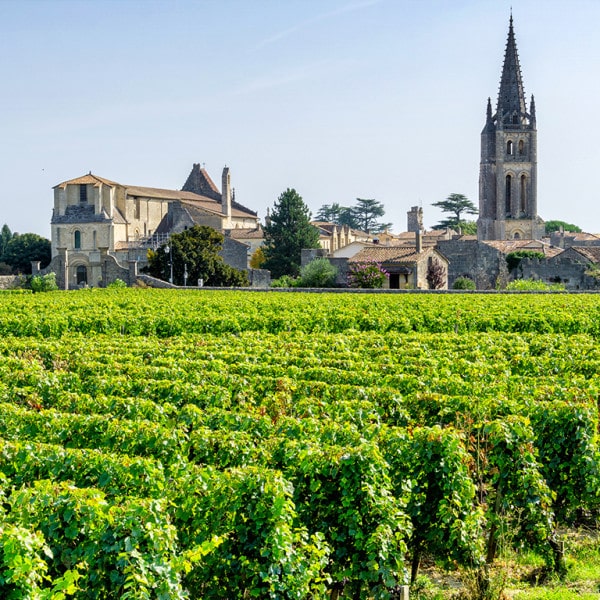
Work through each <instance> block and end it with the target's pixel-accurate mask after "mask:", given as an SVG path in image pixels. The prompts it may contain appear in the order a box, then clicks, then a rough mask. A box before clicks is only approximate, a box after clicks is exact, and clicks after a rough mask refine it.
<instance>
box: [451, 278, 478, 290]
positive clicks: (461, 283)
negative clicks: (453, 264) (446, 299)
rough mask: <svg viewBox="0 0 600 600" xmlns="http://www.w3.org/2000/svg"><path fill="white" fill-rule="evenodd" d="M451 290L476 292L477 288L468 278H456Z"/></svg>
mask: <svg viewBox="0 0 600 600" xmlns="http://www.w3.org/2000/svg"><path fill="white" fill-rule="evenodd" d="M452 289H453V290H476V289H477V286H476V285H475V282H474V281H473V280H472V279H471V278H470V277H458V278H457V279H456V280H455V281H454V284H453V285H452Z"/></svg>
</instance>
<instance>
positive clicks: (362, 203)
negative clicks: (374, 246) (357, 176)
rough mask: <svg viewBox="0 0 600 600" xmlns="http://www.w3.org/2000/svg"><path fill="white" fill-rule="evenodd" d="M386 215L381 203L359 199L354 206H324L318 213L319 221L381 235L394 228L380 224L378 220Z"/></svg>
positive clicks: (387, 224) (370, 199)
mask: <svg viewBox="0 0 600 600" xmlns="http://www.w3.org/2000/svg"><path fill="white" fill-rule="evenodd" d="M384 214H385V209H384V208H383V204H382V203H381V202H377V200H374V199H372V198H357V199H356V204H355V205H354V206H350V207H348V206H341V205H340V204H338V203H337V202H336V203H334V204H324V205H323V206H321V208H320V209H319V212H317V216H316V219H317V220H318V221H327V222H328V223H335V224H336V225H348V227H351V228H352V229H360V230H361V231H366V232H367V233H380V232H382V231H384V230H385V229H387V228H389V227H391V226H392V224H391V223H380V222H379V221H378V220H377V219H378V218H379V217H382V216H383V215H384Z"/></svg>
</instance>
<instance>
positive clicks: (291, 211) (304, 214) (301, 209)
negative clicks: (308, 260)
mask: <svg viewBox="0 0 600 600" xmlns="http://www.w3.org/2000/svg"><path fill="white" fill-rule="evenodd" d="M264 232H265V244H264V246H263V252H264V254H265V259H266V260H265V262H264V265H263V268H265V269H268V270H269V271H271V274H272V276H273V277H274V278H278V277H281V276H282V275H292V276H294V277H295V276H297V275H298V274H299V273H300V262H301V261H300V258H301V253H302V249H303V248H318V247H319V232H318V231H317V229H316V228H315V227H313V226H312V225H311V224H310V211H309V210H308V207H307V206H306V204H305V203H304V201H303V200H302V196H300V194H298V192H297V191H296V190H294V189H290V188H288V189H287V190H286V191H285V192H283V193H282V194H281V195H280V196H279V198H278V199H277V201H276V202H275V205H274V207H273V212H272V213H271V217H270V219H269V221H268V223H267V224H266V225H265V227H264Z"/></svg>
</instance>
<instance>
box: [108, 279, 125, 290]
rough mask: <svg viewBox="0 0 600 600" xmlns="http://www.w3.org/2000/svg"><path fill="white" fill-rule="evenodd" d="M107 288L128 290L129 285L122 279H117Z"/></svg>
mask: <svg viewBox="0 0 600 600" xmlns="http://www.w3.org/2000/svg"><path fill="white" fill-rule="evenodd" d="M106 287H108V288H110V289H115V288H126V287H127V284H126V283H125V282H124V281H123V280H122V279H115V280H114V281H113V282H112V283H109V284H108V285H107V286H106Z"/></svg>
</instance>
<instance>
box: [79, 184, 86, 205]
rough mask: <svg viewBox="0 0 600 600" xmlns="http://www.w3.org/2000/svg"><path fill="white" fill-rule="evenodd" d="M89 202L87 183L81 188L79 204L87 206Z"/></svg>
mask: <svg viewBox="0 0 600 600" xmlns="http://www.w3.org/2000/svg"><path fill="white" fill-rule="evenodd" d="M87 201H88V197H87V185H86V184H85V183H82V184H81V185H80V186H79V204H87Z"/></svg>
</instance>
